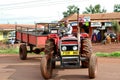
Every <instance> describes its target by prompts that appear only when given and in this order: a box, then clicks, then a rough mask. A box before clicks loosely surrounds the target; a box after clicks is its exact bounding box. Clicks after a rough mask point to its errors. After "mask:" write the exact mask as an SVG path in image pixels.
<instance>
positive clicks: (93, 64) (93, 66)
mask: <svg viewBox="0 0 120 80" xmlns="http://www.w3.org/2000/svg"><path fill="white" fill-rule="evenodd" d="M88 72H89V78H92V79H93V78H95V77H96V74H97V57H96V55H95V54H92V55H91V57H90V61H89V68H88Z"/></svg>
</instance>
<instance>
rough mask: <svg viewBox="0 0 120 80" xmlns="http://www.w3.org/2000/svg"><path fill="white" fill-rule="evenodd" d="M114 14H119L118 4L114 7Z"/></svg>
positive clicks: (119, 7) (119, 6)
mask: <svg viewBox="0 0 120 80" xmlns="http://www.w3.org/2000/svg"><path fill="white" fill-rule="evenodd" d="M114 12H120V4H115V5H114Z"/></svg>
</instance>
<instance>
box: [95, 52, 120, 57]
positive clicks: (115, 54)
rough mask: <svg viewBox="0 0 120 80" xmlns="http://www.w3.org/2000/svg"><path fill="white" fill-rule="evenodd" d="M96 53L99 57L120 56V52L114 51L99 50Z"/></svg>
mask: <svg viewBox="0 0 120 80" xmlns="http://www.w3.org/2000/svg"><path fill="white" fill-rule="evenodd" d="M96 55H97V56H99V57H120V52H112V53H102V52H97V53H96Z"/></svg>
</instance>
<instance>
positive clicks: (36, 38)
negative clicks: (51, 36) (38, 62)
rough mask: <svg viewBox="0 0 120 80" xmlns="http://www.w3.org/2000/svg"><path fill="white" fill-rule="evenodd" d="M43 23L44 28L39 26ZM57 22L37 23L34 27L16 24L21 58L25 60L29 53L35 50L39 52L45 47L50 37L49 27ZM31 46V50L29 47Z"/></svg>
mask: <svg viewBox="0 0 120 80" xmlns="http://www.w3.org/2000/svg"><path fill="white" fill-rule="evenodd" d="M39 24H41V25H43V27H44V28H40V27H38V25H39ZM55 25H57V23H37V24H36V25H35V27H34V28H30V27H22V26H16V41H20V43H21V45H20V47H19V54H20V59H22V60H25V59H26V58H27V53H28V52H29V53H30V52H34V53H36V54H39V53H40V52H41V50H43V49H44V46H45V41H46V40H47V38H48V33H49V28H48V27H51V26H55ZM27 46H29V50H28V47H27Z"/></svg>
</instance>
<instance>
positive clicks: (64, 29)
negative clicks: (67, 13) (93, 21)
mask: <svg viewBox="0 0 120 80" xmlns="http://www.w3.org/2000/svg"><path fill="white" fill-rule="evenodd" d="M72 30H73V28H72V26H71V24H70V23H65V24H64V26H63V25H62V26H60V30H59V31H60V33H62V34H63V35H71V34H72Z"/></svg>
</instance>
